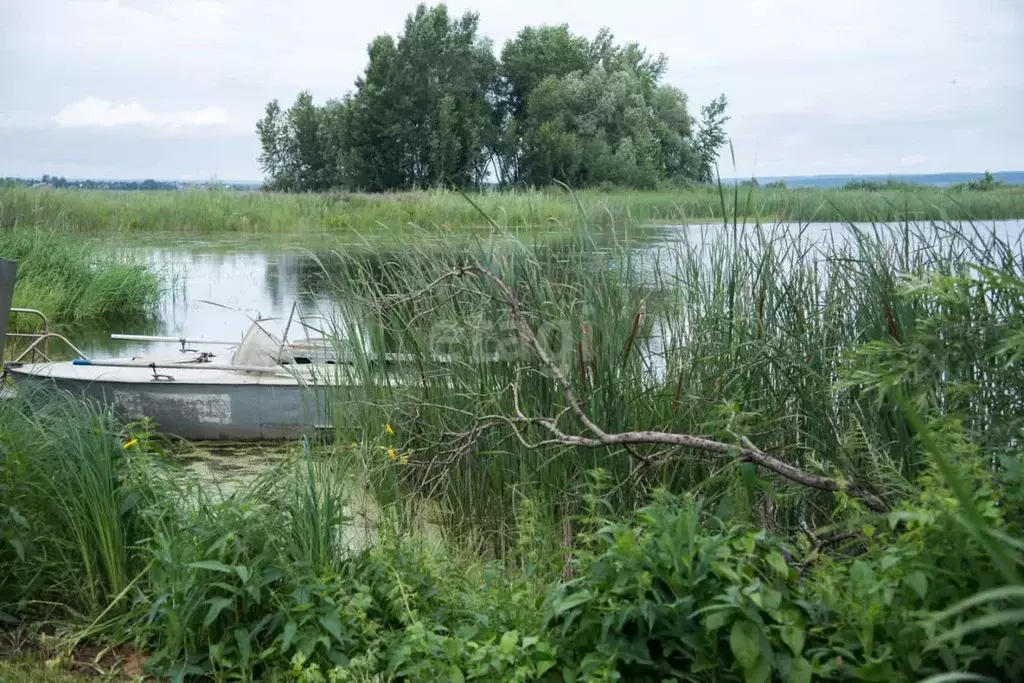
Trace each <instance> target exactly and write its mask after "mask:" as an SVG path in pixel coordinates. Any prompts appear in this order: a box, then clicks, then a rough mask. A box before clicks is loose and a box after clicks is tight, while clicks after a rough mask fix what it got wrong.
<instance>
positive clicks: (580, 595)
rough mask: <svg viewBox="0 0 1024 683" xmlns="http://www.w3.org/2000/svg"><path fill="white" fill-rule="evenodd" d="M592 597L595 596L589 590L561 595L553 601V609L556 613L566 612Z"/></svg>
mask: <svg viewBox="0 0 1024 683" xmlns="http://www.w3.org/2000/svg"><path fill="white" fill-rule="evenodd" d="M591 597H593V596H592V595H591V594H590V591H588V590H583V591H579V592H576V593H572V594H571V595H565V596H560V597H558V598H555V600H554V602H552V604H551V611H552V612H554V613H555V614H564V613H566V612H568V611H569V610H571V609H574V608H576V607H579V606H580V605H582V604H583V603H585V602H587V601H589V600H590V598H591Z"/></svg>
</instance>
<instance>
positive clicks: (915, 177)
mask: <svg viewBox="0 0 1024 683" xmlns="http://www.w3.org/2000/svg"><path fill="white" fill-rule="evenodd" d="M984 175H985V172H984V171H978V172H966V171H951V172H947V173H889V174H886V173H863V174H842V173H823V174H819V175H784V176H759V175H755V176H740V177H730V178H724V177H723V178H722V182H723V183H726V184H729V185H732V184H735V183H747V182H749V181H750V180H751V177H753V178H754V179H755V180H756V181H757V182H758V184H760V185H768V184H770V183H778V182H782V183H785V185H786V186H787V187H799V188H821V189H831V188H838V187H842V186H843V185H846V184H847V183H851V182H881V183H884V182H886V181H892V182H895V183H907V184H910V185H922V186H930V187H951V186H953V185H958V184H961V183H967V182H971V181H974V180H979V179H981V178H982V177H984ZM992 177H993V178H994V179H995V181H996V182H999V183H1003V184H1004V185H1024V171H994V172H993V173H992ZM50 178H54V179H56V178H58V176H48V175H43V176H37V177H19V176H9V177H2V176H0V184H3V183H4V182H14V183H18V184H23V185H52V183H51V182H49V179H50ZM59 178H60V180H61V181H63V183H66V184H67V185H68V186H71V187H81V186H83V185H84V186H85V187H84V188H82V189H162V190H187V189H197V188H206V187H211V186H217V187H222V188H224V189H229V190H257V189H260V188H261V187H262V186H263V181H262V180H220V179H216V178H214V179H210V180H181V179H177V178H67V177H59ZM145 183H148V184H151V185H156V186H157V187H155V188H147V187H130V188H123V187H120V186H131V185H137V186H141V185H143V184H145Z"/></svg>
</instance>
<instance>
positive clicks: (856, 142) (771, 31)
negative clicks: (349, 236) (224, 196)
mask: <svg viewBox="0 0 1024 683" xmlns="http://www.w3.org/2000/svg"><path fill="white" fill-rule="evenodd" d="M414 6H415V3H414V2H398V1H396V0H372V1H365V0H363V1H360V2H352V1H348V0H287V1H286V0H273V1H272V0H0V176H5V175H17V176H39V175H41V174H43V173H49V174H52V175H64V176H68V177H75V178H84V177H89V178H139V179H141V178H150V177H152V178H162V179H170V178H175V179H196V180H205V179H209V178H211V177H213V176H216V177H218V178H220V179H222V180H255V179H258V178H259V171H258V168H257V165H256V156H257V154H258V152H259V146H258V144H257V140H256V136H255V132H254V124H255V121H256V119H258V118H259V116H260V115H261V113H262V109H263V107H264V105H265V104H266V102H267V101H268V100H270V99H272V98H274V97H277V98H279V99H280V100H281V101H282V102H283V103H290V102H291V101H292V100H293V98H294V97H295V95H296V93H298V91H300V90H303V89H309V90H311V91H312V92H313V95H314V97H315V98H316V100H317V101H318V102H322V101H323V100H325V99H327V98H329V97H333V96H339V95H341V94H342V93H344V92H345V91H347V90H349V89H350V88H351V87H352V82H353V80H354V79H355V77H356V76H357V74H358V73H359V72H361V71H362V69H363V67H364V65H365V62H366V45H367V43H369V41H370V40H371V39H372V38H373V37H374V36H375V35H378V34H380V33H397V32H398V31H399V30H400V29H401V26H402V22H403V20H404V18H405V16H406V15H407V14H408V13H409V12H410V11H411V10H412V9H413V8H414ZM448 6H449V8H450V9H451V10H452V11H454V12H459V13H461V12H462V11H464V10H466V9H473V10H476V11H478V12H479V13H480V24H481V28H482V32H483V33H484V34H485V35H487V36H489V37H491V38H492V39H493V40H494V42H495V45H496V47H497V48H498V49H500V46H501V45H502V44H503V43H504V41H505V40H506V39H508V38H510V37H512V36H513V35H514V34H515V33H516V32H517V31H518V30H519V29H520V28H522V27H523V26H524V25H529V24H533V25H536V24H544V23H547V24H557V23H563V22H565V23H568V24H569V26H570V27H571V28H572V30H573V31H575V32H577V33H583V34H586V35H589V36H592V35H593V34H594V33H596V32H597V30H598V29H599V28H601V27H602V26H608V27H609V28H610V29H611V30H612V31H613V33H614V34H615V35H616V37H617V38H618V39H619V40H621V41H637V42H639V43H641V44H642V45H645V46H647V47H648V48H649V49H650V50H651V51H653V52H664V53H665V54H666V55H667V56H668V58H669V69H668V74H667V80H668V82H670V83H671V84H673V85H675V86H677V87H679V88H682V89H683V90H684V91H686V92H687V93H688V94H689V96H690V101H691V108H692V110H693V112H694V113H696V112H697V111H698V110H699V105H700V104H701V103H703V102H706V101H707V100H709V99H711V98H712V97H714V96H715V95H717V94H718V93H720V92H724V93H725V94H726V95H727V96H728V98H729V102H730V104H729V113H730V114H731V116H732V121H730V123H729V126H728V132H729V135H730V137H731V139H732V141H733V145H734V147H735V150H736V163H737V167H736V171H735V172H733V171H732V162H731V160H729V159H728V153H726V155H725V156H724V158H723V159H722V160H721V161H722V175H723V176H733V175H737V174H738V175H743V176H749V175H751V174H756V175H758V176H772V175H811V174H821V173H844V174H845V173H929V172H942V171H981V170H985V169H991V170H1010V169H1022V168H1024V131H1022V128H1021V126H1022V123H1024V0H701V1H699V2H693V1H690V0H661V1H657V0H629V1H628V2H623V1H622V0H488V1H487V2H484V1H483V0H477V1H476V2H473V1H467V0H452V2H449V3H448Z"/></svg>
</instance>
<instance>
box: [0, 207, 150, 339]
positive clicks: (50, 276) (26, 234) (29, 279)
mask: <svg viewBox="0 0 1024 683" xmlns="http://www.w3.org/2000/svg"><path fill="white" fill-rule="evenodd" d="M0 256H2V257H3V258H5V259H8V260H11V261H15V262H16V263H17V266H18V271H17V280H16V282H15V286H14V300H13V303H12V307H14V308H34V309H38V310H41V311H42V312H43V313H44V314H46V316H47V317H48V318H49V321H50V325H51V329H52V331H61V330H67V329H68V328H78V327H81V326H85V325H102V326H107V325H111V324H114V323H125V322H141V321H145V320H147V319H149V318H151V317H152V316H153V315H155V313H156V311H157V307H158V305H159V303H160V296H161V294H162V291H163V286H164V281H163V278H162V277H161V275H160V274H158V273H156V272H153V270H152V269H150V268H149V267H147V266H146V265H144V264H141V263H134V262H131V261H127V260H124V259H121V258H118V257H115V256H113V255H111V254H109V253H108V252H107V251H106V250H105V249H103V248H101V247H97V246H95V245H90V244H85V243H82V242H81V241H80V240H76V239H75V238H74V236H73V235H68V234H65V233H61V232H57V231H53V230H49V229H46V228H42V227H33V226H31V225H24V226H22V225H19V224H15V225H0ZM38 323H39V321H38V319H37V318H35V317H34V316H33V317H22V316H19V315H17V314H15V315H12V317H11V320H10V322H9V325H10V328H11V329H12V330H15V331H22V332H25V331H28V330H29V329H35V327H34V326H35V325H36V324H38ZM5 355H6V351H5Z"/></svg>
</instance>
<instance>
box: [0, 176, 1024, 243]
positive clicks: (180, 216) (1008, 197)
mask: <svg viewBox="0 0 1024 683" xmlns="http://www.w3.org/2000/svg"><path fill="white" fill-rule="evenodd" d="M474 201H475V202H477V203H479V204H480V206H481V207H482V208H483V209H484V210H485V211H486V212H487V213H488V214H489V215H490V216H492V217H493V218H494V219H495V220H497V221H498V222H499V223H501V224H502V225H503V226H506V227H508V228H509V229H515V230H527V231H540V232H544V231H550V230H558V229H560V227H561V226H564V225H575V224H577V223H578V221H579V220H580V219H581V218H582V219H583V220H584V221H585V222H586V223H587V224H588V225H590V226H591V227H594V228H603V229H608V228H620V227H628V226H633V225H636V224H638V223H640V224H681V223H694V222H708V223H719V222H723V221H733V220H736V219H737V218H740V219H742V218H744V217H745V218H747V219H750V220H755V219H756V220H760V221H762V222H787V221H789V222H796V221H802V222H809V221H816V222H837V221H838V222H843V221H855V222H870V221H875V222H900V221H908V220H909V221H922V220H968V219H974V220H996V219H1010V218H1020V217H1024V191H1022V189H1021V188H1019V187H1008V188H1000V189H994V190H989V191H984V192H980V191H964V190H949V189H941V188H931V187H922V188H916V189H900V190H877V191H867V190H861V191H851V190H813V189H789V190H787V189H778V188H748V189H743V190H740V195H739V197H738V201H736V202H733V201H729V202H723V201H722V197H721V194H720V189H719V188H717V187H712V186H697V187H693V188H687V189H677V190H659V191H650V192H633V191H618V190H615V191H609V192H601V191H598V190H589V191H584V192H581V193H579V194H577V195H575V196H570V195H569V194H568V193H566V192H564V191H562V190H560V189H557V188H555V189H550V190H538V191H530V190H516V191H509V192H503V193H496V192H492V193H482V194H478V195H474ZM0 226H2V227H10V226H22V227H33V228H38V227H43V228H45V229H47V230H55V231H58V232H61V233H74V234H109V233H116V234H120V235H127V236H130V235H134V234H137V235H150V234H154V233H159V234H168V235H179V236H205V237H212V236H216V235H234V236H264V237H268V236H270V237H272V236H276V235H286V236H290V237H291V236H295V235H302V234H306V235H322V234H326V235H329V236H350V237H351V236H356V237H358V236H367V235H376V236H383V237H388V236H393V235H401V234H403V233H409V232H413V231H415V229H416V228H428V229H434V228H458V229H463V230H468V229H469V228H472V227H477V228H480V227H486V226H487V222H486V221H484V220H482V218H481V216H480V214H479V213H477V212H476V210H475V209H474V208H473V207H472V206H471V205H470V204H469V203H468V202H466V201H465V200H464V199H463V197H462V196H461V195H460V194H458V193H456V192H449V191H444V190H430V191H418V192H406V193H388V194H373V195H370V194H301V195H300V194H269V193H263V192H229V191H218V190H212V191H210V190H196V191H184V192H141V191H140V192H112V191H79V190H51V189H45V188H25V187H20V186H6V187H0Z"/></svg>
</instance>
